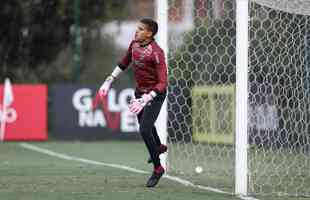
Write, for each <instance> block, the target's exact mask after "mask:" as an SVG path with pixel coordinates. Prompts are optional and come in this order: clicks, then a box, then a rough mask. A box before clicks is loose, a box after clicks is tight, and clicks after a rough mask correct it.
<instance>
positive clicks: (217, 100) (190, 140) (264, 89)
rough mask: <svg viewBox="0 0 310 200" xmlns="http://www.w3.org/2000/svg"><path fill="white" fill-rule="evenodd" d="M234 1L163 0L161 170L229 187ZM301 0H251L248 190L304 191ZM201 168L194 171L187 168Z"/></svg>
mask: <svg viewBox="0 0 310 200" xmlns="http://www.w3.org/2000/svg"><path fill="white" fill-rule="evenodd" d="M235 8H236V7H235V1H231V0H209V1H207V0H195V1H191V0H170V1H169V26H168V27H169V53H168V60H169V83H170V86H169V95H168V132H169V138H168V141H169V145H170V149H169V169H170V173H171V174H176V175H179V176H183V177H185V178H187V179H190V180H192V181H193V182H194V183H197V184H202V185H206V186H211V187H215V188H219V189H223V190H225V191H229V192H233V191H234V134H235V133H234V130H235V127H234V122H235V120H234V116H235V103H238V102H234V99H235V96H234V95H235V94H234V87H235V65H236V63H235V57H236V55H235V47H236V44H235V42H236V22H235V14H236V13H235V10H236V9H235ZM309 11H310V7H309V1H308V0H306V1H298V0H292V1H288V0H283V1H278V0H274V1H267V0H256V1H254V0H250V1H249V14H250V16H249V70H248V71H249V74H248V77H249V83H248V86H249V88H248V89H249V101H248V106H249V109H248V110H249V124H248V127H249V132H248V136H249V144H250V145H249V146H250V148H249V152H248V159H249V161H248V165H249V187H248V190H249V193H255V194H258V193H259V194H286V195H287V194H289V195H310V189H309V187H307V186H309V185H310V155H309V152H310V138H309V134H310V114H309V113H310V106H309V105H310V64H309V63H310V34H309V32H310V31H309V29H310V21H309V16H308V15H309ZM197 166H201V167H202V168H203V172H202V173H199V174H197V173H196V172H195V168H196V167H197Z"/></svg>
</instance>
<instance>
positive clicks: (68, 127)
mask: <svg viewBox="0 0 310 200" xmlns="http://www.w3.org/2000/svg"><path fill="white" fill-rule="evenodd" d="M97 89H98V88H97V87H94V86H77V85H54V86H52V87H51V90H50V91H51V98H52V99H51V102H52V105H51V110H50V111H51V116H52V120H51V127H52V130H51V133H50V135H51V136H52V137H54V138H56V139H65V140H66V139H82V140H95V139H138V138H140V136H139V134H138V123H137V119H136V115H134V114H132V113H131V112H130V111H129V109H128V104H129V101H130V99H131V98H132V97H133V94H134V89H133V88H122V89H114V88H112V89H111V90H110V91H109V94H108V97H107V99H106V102H99V104H98V106H97V108H96V109H93V106H92V104H93V98H94V96H95V94H96V90H97Z"/></svg>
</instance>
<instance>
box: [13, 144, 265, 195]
mask: <svg viewBox="0 0 310 200" xmlns="http://www.w3.org/2000/svg"><path fill="white" fill-rule="evenodd" d="M19 146H21V147H23V148H25V149H28V150H32V151H36V152H39V153H43V154H46V155H49V156H53V157H57V158H60V159H63V160H70V161H77V162H81V163H86V164H91V165H101V166H105V167H113V168H117V169H122V170H126V171H130V172H135V173H138V174H148V173H149V172H146V171H143V170H139V169H135V168H132V167H128V166H125V165H118V164H111V163H105V162H99V161H95V160H89V159H85V158H80V157H75V156H70V155H67V154H63V153H57V152H55V151H51V150H48V149H44V148H41V147H37V146H34V145H32V144H27V143H24V142H23V143H20V144H19ZM163 177H164V178H166V179H169V180H171V181H175V182H178V183H181V184H182V185H185V186H190V187H194V188H199V189H202V190H207V191H211V192H216V193H221V194H230V195H231V194H232V193H229V192H225V191H222V190H219V189H216V188H212V187H206V186H202V185H195V184H194V183H192V182H190V181H187V180H185V179H182V178H179V177H176V176H170V175H164V176H163ZM238 197H239V198H240V199H242V200H259V199H256V198H253V197H249V196H238Z"/></svg>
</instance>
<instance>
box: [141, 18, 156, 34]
mask: <svg viewBox="0 0 310 200" xmlns="http://www.w3.org/2000/svg"><path fill="white" fill-rule="evenodd" d="M140 22H141V23H142V24H146V25H147V29H148V30H149V31H151V32H152V36H153V37H154V35H156V33H157V31H158V24H157V22H156V21H154V20H153V19H150V18H143V19H141V20H140Z"/></svg>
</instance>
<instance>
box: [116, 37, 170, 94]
mask: <svg viewBox="0 0 310 200" xmlns="http://www.w3.org/2000/svg"><path fill="white" fill-rule="evenodd" d="M129 64H132V65H131V66H132V68H133V70H134V76H135V80H136V85H137V89H138V90H139V91H143V92H150V91H152V90H154V91H155V92H156V93H163V92H165V91H166V88H167V66H166V62H165V56H164V52H163V50H162V49H161V48H160V47H159V46H158V44H157V43H156V42H155V41H154V40H153V41H152V42H150V43H149V44H147V45H144V46H141V45H140V44H139V43H138V42H136V41H135V40H133V41H132V42H131V43H130V45H129V48H128V50H127V53H126V55H125V56H124V57H123V59H122V60H121V61H120V62H119V67H120V68H121V69H122V70H125V69H126V68H127V67H128V66H129Z"/></svg>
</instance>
